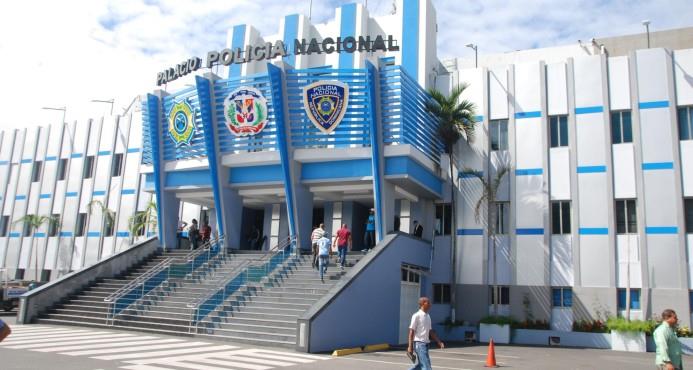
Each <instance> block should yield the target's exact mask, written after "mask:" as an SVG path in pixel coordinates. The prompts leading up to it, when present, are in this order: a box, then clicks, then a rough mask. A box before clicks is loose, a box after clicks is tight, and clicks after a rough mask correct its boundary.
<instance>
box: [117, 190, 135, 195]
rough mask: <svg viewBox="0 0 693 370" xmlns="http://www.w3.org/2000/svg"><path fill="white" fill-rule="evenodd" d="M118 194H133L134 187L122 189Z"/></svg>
mask: <svg viewBox="0 0 693 370" xmlns="http://www.w3.org/2000/svg"><path fill="white" fill-rule="evenodd" d="M120 194H122V195H133V194H135V189H123V190H122V191H121V192H120Z"/></svg>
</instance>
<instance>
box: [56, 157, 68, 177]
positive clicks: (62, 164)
mask: <svg viewBox="0 0 693 370" xmlns="http://www.w3.org/2000/svg"><path fill="white" fill-rule="evenodd" d="M66 176H67V158H60V161H58V181H61V180H65V177H66Z"/></svg>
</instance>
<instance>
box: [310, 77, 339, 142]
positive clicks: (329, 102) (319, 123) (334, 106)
mask: <svg viewBox="0 0 693 370" xmlns="http://www.w3.org/2000/svg"><path fill="white" fill-rule="evenodd" d="M348 102H349V86H348V85H346V84H344V83H341V82H339V81H318V82H314V83H312V84H310V85H308V86H306V87H304V88H303V107H304V108H305V110H306V115H307V116H308V119H310V121H311V122H313V124H314V125H315V127H317V128H318V129H320V131H322V132H324V133H326V134H329V133H330V132H332V131H334V129H335V128H337V126H338V125H339V122H341V121H342V118H344V113H346V107H347V103H348Z"/></svg>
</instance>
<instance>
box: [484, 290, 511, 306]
mask: <svg viewBox="0 0 693 370" xmlns="http://www.w3.org/2000/svg"><path fill="white" fill-rule="evenodd" d="M496 288H498V289H497V290H496V294H493V287H489V291H490V292H491V304H496V302H497V304H510V287H507V286H498V287H496ZM499 298H500V299H499Z"/></svg>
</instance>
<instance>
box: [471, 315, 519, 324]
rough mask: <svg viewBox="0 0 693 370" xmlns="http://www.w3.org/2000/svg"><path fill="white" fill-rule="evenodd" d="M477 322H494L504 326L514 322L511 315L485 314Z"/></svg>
mask: <svg viewBox="0 0 693 370" xmlns="http://www.w3.org/2000/svg"><path fill="white" fill-rule="evenodd" d="M479 322H480V323H482V324H495V325H500V326H505V325H513V324H514V323H515V320H513V319H512V317H509V316H486V317H484V318H483V319H481V321H479Z"/></svg>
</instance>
